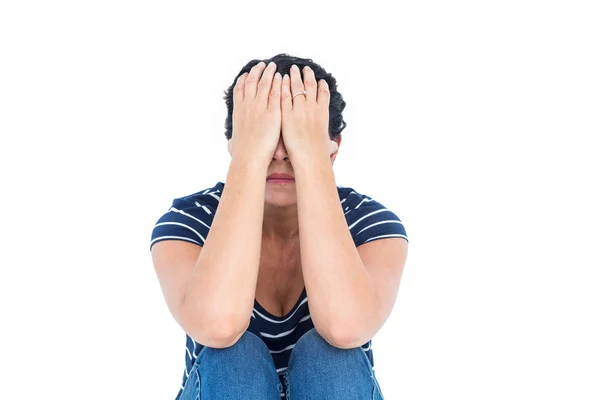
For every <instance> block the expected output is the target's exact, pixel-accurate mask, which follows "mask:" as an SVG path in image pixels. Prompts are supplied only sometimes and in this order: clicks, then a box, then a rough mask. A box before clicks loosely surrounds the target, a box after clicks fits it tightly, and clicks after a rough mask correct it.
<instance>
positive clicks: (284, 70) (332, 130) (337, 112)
mask: <svg viewBox="0 0 600 400" xmlns="http://www.w3.org/2000/svg"><path fill="white" fill-rule="evenodd" d="M261 61H264V62H265V64H267V65H268V64H269V62H271V61H273V62H274V63H275V64H277V71H276V72H279V73H280V74H281V76H283V75H284V74H288V75H289V73H290V68H291V67H292V65H293V64H296V65H297V66H298V68H300V71H301V72H300V77H301V79H304V78H303V75H302V68H303V67H304V66H305V65H308V66H309V67H310V68H311V69H312V70H313V71H314V73H315V79H316V80H317V82H318V81H319V79H325V81H326V82H327V84H328V85H329V93H330V99H329V138H330V139H331V140H336V139H338V138H339V136H340V135H341V133H342V131H343V130H344V128H345V127H346V122H345V121H344V118H343V116H342V111H344V108H346V102H345V101H344V98H343V97H342V94H341V93H340V92H338V91H337V81H336V80H335V78H334V77H333V75H331V74H330V73H328V72H327V71H325V69H324V68H323V67H321V66H320V65H319V64H317V63H315V62H314V61H313V60H311V59H310V58H300V57H294V56H290V55H289V54H286V53H281V54H277V55H276V56H274V57H271V58H269V59H265V60H257V59H255V60H252V61H250V62H249V63H248V64H246V65H245V66H244V68H242V70H241V71H240V72H239V73H238V74H237V76H236V77H235V79H234V80H233V83H232V84H231V86H229V87H228V88H227V90H225V91H224V93H225V96H224V97H223V99H224V100H225V104H226V105H227V119H226V120H225V137H226V138H227V140H229V139H231V135H232V128H233V122H232V118H233V88H234V86H235V82H236V80H237V78H238V77H239V76H240V75H242V74H244V73H245V72H250V70H251V69H252V67H253V66H255V65H256V64H258V63H259V62H261Z"/></svg>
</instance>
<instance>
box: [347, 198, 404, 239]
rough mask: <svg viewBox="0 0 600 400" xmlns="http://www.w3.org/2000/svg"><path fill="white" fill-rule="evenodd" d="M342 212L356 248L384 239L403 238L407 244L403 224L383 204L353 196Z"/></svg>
mask: <svg viewBox="0 0 600 400" xmlns="http://www.w3.org/2000/svg"><path fill="white" fill-rule="evenodd" d="M354 197H355V199H353V201H351V202H349V203H352V204H348V205H347V206H346V209H345V210H344V213H345V216H346V221H347V222H348V229H350V233H351V234H352V239H353V240H354V244H355V246H356V247H358V246H360V245H361V244H363V243H367V242H371V241H373V240H378V239H386V238H393V237H398V238H403V239H405V240H406V241H407V242H408V236H407V234H406V229H405V228H404V223H403V222H402V221H401V220H400V218H399V217H398V216H397V215H396V214H395V213H394V212H392V211H391V210H389V209H387V208H386V207H385V206H384V205H383V204H381V203H379V202H377V201H376V200H373V199H371V198H370V197H368V196H366V195H359V196H354Z"/></svg>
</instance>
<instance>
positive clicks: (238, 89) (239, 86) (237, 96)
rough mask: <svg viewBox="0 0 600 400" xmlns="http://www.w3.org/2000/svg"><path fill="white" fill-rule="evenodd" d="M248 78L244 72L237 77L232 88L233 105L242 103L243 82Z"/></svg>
mask: <svg viewBox="0 0 600 400" xmlns="http://www.w3.org/2000/svg"><path fill="white" fill-rule="evenodd" d="M247 77H248V73H247V72H244V73H243V74H242V75H240V76H238V78H237V80H236V81H235V86H234V87H233V104H234V106H235V104H239V103H241V102H242V101H244V82H245V81H246V78H247Z"/></svg>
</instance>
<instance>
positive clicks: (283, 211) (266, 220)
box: [227, 66, 342, 243]
mask: <svg viewBox="0 0 600 400" xmlns="http://www.w3.org/2000/svg"><path fill="white" fill-rule="evenodd" d="M294 67H295V66H294ZM294 67H292V69H291V70H290V73H291V75H292V79H291V80H290V79H289V75H287V74H286V75H285V76H284V78H283V79H282V80H281V82H278V81H276V80H274V81H273V83H272V84H273V85H276V84H279V85H280V93H281V102H280V105H281V123H280V125H279V127H280V130H281V132H282V133H281V135H280V137H279V142H278V144H277V147H276V149H275V152H274V153H273V157H272V161H271V164H270V165H269V168H268V172H267V176H268V175H269V174H271V173H273V172H280V173H287V174H289V175H291V176H294V167H293V162H292V159H291V157H290V154H289V153H288V150H287V148H286V138H287V142H290V143H292V145H293V146H294V150H300V149H303V146H302V144H301V143H298V142H300V141H302V140H315V136H316V137H318V139H322V138H328V133H327V129H328V125H329V112H328V111H329V96H328V95H327V96H326V95H322V96H321V97H322V98H320V99H318V100H319V101H320V102H317V91H318V90H317V89H318V87H315V84H316V81H315V78H314V72H313V71H312V70H310V68H308V67H307V68H305V69H304V71H303V72H304V82H306V85H305V84H304V83H303V82H302V80H301V79H300V72H299V71H298V68H297V67H296V68H295V69H294ZM286 77H287V78H286ZM298 81H299V82H298ZM321 81H322V82H321V83H319V84H318V85H321V87H322V88H323V87H326V86H327V83H326V82H325V80H321ZM290 82H293V84H292V85H290ZM291 90H293V92H294V94H295V93H298V92H300V91H302V90H306V92H307V95H306V97H307V98H309V100H308V101H306V99H305V96H304V95H299V96H296V97H295V98H294V99H293V100H291V97H292V93H291ZM313 131H316V132H320V133H321V135H309V134H307V132H313ZM319 142H320V143H317V146H314V147H315V151H319V150H322V146H323V145H325V146H326V147H327V151H328V152H329V157H330V160H331V164H332V165H333V163H334V162H335V158H336V156H337V153H338V150H339V147H340V144H341V142H342V138H341V136H340V137H338V139H336V140H331V139H330V140H329V141H323V140H320V141H319ZM319 144H321V146H319ZM233 145H234V137H232V138H231V139H229V140H228V141H227V151H228V152H229V154H230V155H232V149H233ZM312 148H313V147H308V148H307V149H306V150H308V151H310V150H311V149H312ZM298 235H299V229H298V208H297V197H296V184H295V183H285V184H279V183H270V182H267V185H266V190H265V206H264V217H263V237H264V238H265V239H269V240H272V241H274V242H275V243H285V242H297V240H298Z"/></svg>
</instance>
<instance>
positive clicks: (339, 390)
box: [180, 328, 384, 400]
mask: <svg viewBox="0 0 600 400" xmlns="http://www.w3.org/2000/svg"><path fill="white" fill-rule="evenodd" d="M284 378H285V382H286V386H287V393H286V396H287V400H323V399H327V400H340V399H344V400H384V399H383V395H382V393H381V388H380V387H379V384H378V382H377V379H376V378H375V372H374V371H373V370H372V369H371V364H370V362H369V359H368V358H367V355H366V354H365V352H364V350H362V349H361V348H360V347H357V348H353V349H339V348H337V347H334V346H331V345H330V344H329V343H327V342H326V341H325V339H323V337H321V335H320V334H319V333H318V332H317V331H316V329H314V328H313V329H311V330H310V331H308V332H307V333H305V334H304V335H303V336H302V337H301V338H300V339H299V340H298V341H297V343H296V345H295V346H294V348H293V349H292V353H291V355H290V360H289V362H288V368H287V370H286V371H285V377H284ZM281 390H282V385H281V382H280V380H279V377H278V375H277V371H276V370H275V364H274V363H273V358H272V357H271V353H270V352H269V348H268V347H267V345H266V344H265V343H264V342H263V341H262V339H261V338H259V337H258V336H256V335H255V334H254V333H252V332H249V331H246V332H244V334H243V335H242V337H241V338H240V339H239V340H238V341H237V342H236V343H235V344H234V345H233V346H231V347H228V348H225V349H215V348H210V347H204V348H202V350H200V353H199V354H198V357H197V358H196V362H195V363H194V365H193V367H192V370H191V372H190V375H189V378H188V379H187V380H186V383H185V386H184V389H183V393H182V394H181V399H180V400H280V398H281V397H280V392H281Z"/></svg>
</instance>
